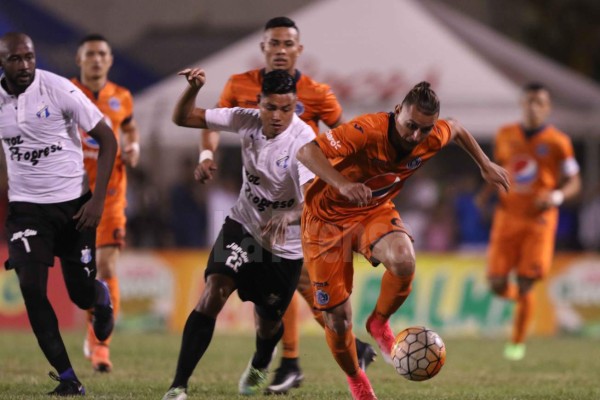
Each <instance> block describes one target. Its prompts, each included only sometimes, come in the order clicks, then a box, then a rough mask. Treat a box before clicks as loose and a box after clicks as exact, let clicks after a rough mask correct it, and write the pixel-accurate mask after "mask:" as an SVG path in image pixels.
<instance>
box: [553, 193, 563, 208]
mask: <svg viewBox="0 0 600 400" xmlns="http://www.w3.org/2000/svg"><path fill="white" fill-rule="evenodd" d="M550 201H551V202H552V205H554V206H556V207H558V206H560V205H561V204H562V203H563V201H565V194H564V193H563V192H562V191H560V190H553V191H552V192H551V193H550Z"/></svg>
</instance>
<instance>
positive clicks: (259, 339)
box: [163, 69, 315, 400]
mask: <svg viewBox="0 0 600 400" xmlns="http://www.w3.org/2000/svg"><path fill="white" fill-rule="evenodd" d="M180 74H181V75H184V76H185V77H186V78H187V80H188V83H189V86H188V88H187V89H186V90H185V92H184V93H183V95H182V97H181V98H180V100H179V102H178V103H177V106H176V107H175V111H174V114H173V121H174V122H175V123H176V124H178V125H181V126H185V127H190V128H203V129H207V128H208V129H211V130H215V131H229V132H236V133H238V134H239V136H240V141H241V149H242V161H243V166H244V168H243V184H242V189H241V191H240V195H239V197H238V200H237V202H236V204H235V205H234V206H233V208H232V209H231V212H230V214H229V216H228V217H227V218H226V220H225V223H224V224H223V228H222V229H221V232H220V233H219V236H218V238H217V241H216V242H215V244H214V246H213V249H212V252H211V254H210V256H209V260H208V266H207V268H206V272H205V280H206V286H205V288H204V291H203V292H202V294H201V296H200V300H199V301H198V304H197V305H196V307H195V308H194V310H193V311H192V313H191V314H190V316H189V317H188V319H187V322H186V325H185V328H184V331H183V339H182V345H181V350H180V352H179V360H178V363H177V370H176V374H175V378H174V380H173V382H172V384H171V387H170V388H169V391H168V392H167V393H166V394H165V396H164V397H163V399H165V400H168V399H170V400H173V399H175V400H184V399H186V398H187V386H188V380H189V378H190V376H191V375H192V372H193V371H194V368H195V367H196V364H198V362H199V361H200V359H201V358H202V355H203V354H204V352H205V351H206V349H207V348H208V345H209V344H210V341H211V339H212V335H213V332H214V327H215V322H216V318H217V316H218V314H219V312H220V311H221V309H222V308H223V306H224V305H225V302H226V301H227V299H228V298H229V296H230V295H231V294H232V293H233V292H234V291H235V290H237V291H238V295H239V297H240V299H242V300H243V301H252V302H253V303H254V304H255V307H254V314H255V321H256V325H257V327H256V352H255V353H254V356H253V357H252V359H251V360H250V363H249V364H248V366H247V368H246V370H245V371H244V373H243V374H242V377H241V379H240V381H239V386H238V389H239V393H240V394H243V395H252V394H259V393H262V391H263V389H264V388H265V386H266V384H267V372H268V366H269V363H270V362H271V358H272V355H273V352H274V350H275V347H276V346H277V342H278V341H279V339H281V336H282V334H283V324H282V322H281V317H282V316H283V314H284V312H285V310H286V308H287V306H288V305H289V302H290V301H291V298H292V296H293V294H294V292H295V290H296V286H297V284H298V279H299V277H300V270H301V267H302V248H301V244H300V226H299V217H300V213H301V210H302V202H303V189H304V187H306V186H307V185H308V183H309V182H310V181H312V179H313V177H314V176H313V174H312V173H311V172H310V171H308V169H306V168H305V167H304V166H303V165H302V164H300V163H299V162H298V161H297V160H296V152H297V151H298V149H299V148H300V147H301V146H302V145H303V144H304V143H308V142H310V141H312V140H313V139H314V137H315V134H314V132H313V130H312V129H311V128H310V126H309V125H307V124H306V123H305V122H303V121H302V120H300V118H299V117H298V116H296V114H295V113H294V109H295V106H296V81H295V80H294V78H293V77H292V76H291V75H290V74H288V73H287V72H285V71H280V70H275V71H271V72H269V73H267V74H265V75H264V78H263V82H262V88H261V94H260V97H259V108H258V109H246V108H239V107H234V108H216V109H209V110H205V109H203V108H197V107H195V100H196V96H197V94H198V91H199V90H200V88H201V87H202V86H203V85H204V82H205V76H204V71H203V70H201V69H187V70H184V71H182V72H180ZM206 162H208V161H206Z"/></svg>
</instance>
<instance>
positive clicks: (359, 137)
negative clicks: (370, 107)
mask: <svg viewBox="0 0 600 400" xmlns="http://www.w3.org/2000/svg"><path fill="white" fill-rule="evenodd" d="M439 108H440V104H439V100H438V98H437V95H436V94H435V92H434V91H433V90H432V89H431V88H430V86H429V83H427V82H421V83H419V84H417V85H416V86H415V87H414V88H412V89H411V90H410V92H409V93H408V94H407V95H406V97H405V98H404V100H403V101H402V103H401V104H398V105H397V106H396V107H395V110H394V112H390V113H385V112H381V113H376V114H366V115H363V116H360V117H357V118H355V119H354V120H352V121H350V122H348V123H345V124H343V125H340V126H339V127H337V128H334V129H332V130H330V131H328V132H326V133H321V134H320V135H319V136H317V139H315V141H313V142H311V143H308V144H306V145H304V146H303V147H302V148H301V149H300V150H299V152H298V160H300V161H301V162H302V163H303V164H304V165H305V166H306V167H307V168H308V169H310V170H312V171H313V172H314V173H315V175H316V176H317V178H316V179H315V181H314V182H313V184H312V185H311V186H310V187H309V188H308V190H307V193H306V196H305V203H304V204H305V206H304V211H303V215H302V247H303V252H304V262H305V265H306V267H307V269H308V273H309V275H310V281H311V284H312V286H313V290H314V296H315V297H314V306H315V308H316V309H318V310H321V311H322V312H323V317H324V319H325V324H326V326H325V336H326V339H327V344H328V346H329V348H330V350H331V353H332V354H333V357H334V358H335V360H336V361H337V363H338V364H339V366H340V367H341V368H342V370H343V371H344V372H345V373H346V375H347V379H348V384H349V387H350V391H351V393H352V396H353V398H354V399H361V400H362V399H376V396H375V393H374V391H373V388H372V387H371V383H370V382H369V379H368V378H367V375H366V374H365V372H364V371H363V370H361V369H360V368H359V364H358V360H357V358H356V350H355V348H354V334H353V333H352V308H351V303H350V301H349V300H350V295H351V293H352V280H353V265H352V253H353V251H356V252H359V253H361V254H363V255H364V257H365V258H366V259H367V260H369V261H370V262H371V263H372V264H373V265H374V266H377V265H378V264H383V265H384V267H385V271H384V274H383V278H382V281H381V290H380V293H379V298H378V299H377V304H376V306H375V309H374V310H373V312H372V314H371V315H370V317H369V318H368V320H367V331H368V332H369V333H370V334H371V336H373V338H374V339H375V341H376V342H377V344H378V345H379V348H380V349H381V353H382V355H383V357H384V358H385V359H386V361H388V362H390V363H391V355H390V352H391V347H392V343H393V341H394V333H393V332H392V329H391V327H390V324H389V318H390V316H391V315H392V314H394V312H396V311H397V310H398V308H399V307H400V306H401V305H402V303H403V302H404V300H406V298H407V297H408V295H409V293H410V291H411V283H412V280H413V274H414V272H415V251H414V248H413V245H412V239H411V237H410V234H409V232H408V230H407V229H406V227H405V226H404V224H403V222H402V219H401V218H400V215H399V213H398V211H396V209H395V208H394V205H393V203H392V201H391V200H392V198H393V197H395V196H396V195H397V194H398V192H400V190H401V189H402V187H403V185H404V182H405V181H406V179H408V178H409V177H410V176H411V175H412V174H413V173H414V172H416V171H417V170H418V169H419V167H421V166H422V165H423V164H424V163H425V162H427V160H429V159H430V158H431V157H433V156H434V155H435V154H436V153H437V152H438V151H440V150H441V149H442V148H443V147H444V146H445V145H446V144H448V143H449V142H450V141H451V140H454V141H455V142H456V143H457V144H458V145H459V146H461V147H462V148H463V149H464V150H465V151H466V152H467V153H468V154H469V155H470V156H471V157H472V158H473V160H474V161H475V163H476V164H477V165H478V166H479V168H480V170H481V175H482V176H483V178H484V179H485V180H486V181H488V182H489V183H491V184H493V185H494V186H496V187H498V188H499V189H502V190H507V189H508V174H507V172H506V171H505V170H504V169H503V168H501V167H500V166H498V165H496V164H495V163H493V162H491V161H490V160H489V159H488V157H487V156H486V155H485V153H484V152H483V151H482V150H481V148H480V147H479V145H478V144H477V142H476V141H475V139H474V138H473V136H471V134H470V133H469V132H468V131H467V130H466V129H465V128H463V127H462V126H461V125H460V124H459V123H458V122H456V121H454V120H439V119H438V114H439Z"/></svg>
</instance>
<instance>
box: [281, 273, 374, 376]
mask: <svg viewBox="0 0 600 400" xmlns="http://www.w3.org/2000/svg"><path fill="white" fill-rule="evenodd" d="M298 292H299V293H300V294H301V295H302V297H303V298H304V300H305V301H306V303H307V304H308V306H309V307H310V309H311V311H312V313H313V317H314V319H315V321H317V323H318V324H319V325H321V327H323V328H325V322H324V321H323V313H322V312H320V311H316V310H315V309H314V307H313V303H314V293H313V288H312V286H311V284H310V278H309V276H308V270H307V269H306V267H303V268H302V273H301V274H300V281H298ZM284 324H285V319H284ZM284 339H285V332H284ZM356 354H357V355H358V364H359V366H360V368H361V369H362V370H365V371H366V370H367V367H368V366H369V364H371V363H372V362H373V361H375V357H376V356H377V352H376V351H375V349H374V348H373V346H371V345H370V344H369V343H365V342H363V341H362V340H360V339H359V338H356ZM282 365H283V359H282Z"/></svg>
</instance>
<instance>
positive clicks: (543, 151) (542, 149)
mask: <svg viewBox="0 0 600 400" xmlns="http://www.w3.org/2000/svg"><path fill="white" fill-rule="evenodd" d="M549 153H550V148H549V147H548V145H547V144H546V143H540V144H538V145H537V146H536V147H535V154H536V155H538V156H539V157H545V156H547V155H548V154H549Z"/></svg>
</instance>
